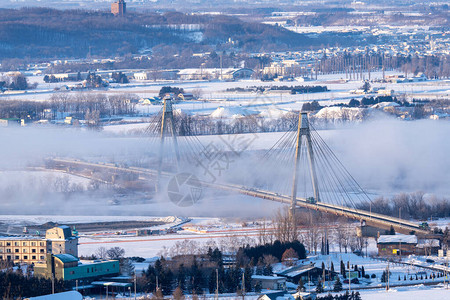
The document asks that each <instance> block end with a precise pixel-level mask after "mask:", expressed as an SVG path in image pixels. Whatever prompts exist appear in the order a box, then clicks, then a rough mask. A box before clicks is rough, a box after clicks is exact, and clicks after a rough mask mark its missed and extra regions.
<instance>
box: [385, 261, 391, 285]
mask: <svg viewBox="0 0 450 300" xmlns="http://www.w3.org/2000/svg"><path fill="white" fill-rule="evenodd" d="M386 276H387V285H386V291H389V277H390V276H389V260H388V265H387V272H386Z"/></svg>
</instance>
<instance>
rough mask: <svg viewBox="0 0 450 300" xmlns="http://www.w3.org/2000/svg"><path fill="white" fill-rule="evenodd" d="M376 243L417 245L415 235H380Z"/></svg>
mask: <svg viewBox="0 0 450 300" xmlns="http://www.w3.org/2000/svg"><path fill="white" fill-rule="evenodd" d="M378 243H405V244H406V243H407V244H417V237H416V236H415V235H405V234H395V235H381V236H380V237H379V238H378Z"/></svg>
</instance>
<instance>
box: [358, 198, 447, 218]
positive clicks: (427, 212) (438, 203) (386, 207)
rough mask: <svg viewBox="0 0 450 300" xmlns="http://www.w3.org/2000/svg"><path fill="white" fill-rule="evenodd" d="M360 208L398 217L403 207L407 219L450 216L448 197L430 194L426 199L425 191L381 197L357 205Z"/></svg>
mask: <svg viewBox="0 0 450 300" xmlns="http://www.w3.org/2000/svg"><path fill="white" fill-rule="evenodd" d="M357 207H358V208H360V209H363V210H367V211H369V209H371V210H372V212H376V213H380V214H383V215H387V216H393V217H398V215H399V211H400V209H401V217H402V218H405V219H414V220H426V219H429V218H431V217H435V218H447V217H448V216H450V201H449V199H446V198H438V197H436V196H430V197H429V198H428V199H426V197H425V194H424V193H423V192H415V193H410V194H408V193H401V194H398V195H395V196H393V197H391V198H386V197H379V198H376V199H375V200H373V201H372V204H370V203H368V202H365V203H360V204H358V205H357Z"/></svg>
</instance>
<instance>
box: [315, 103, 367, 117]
mask: <svg viewBox="0 0 450 300" xmlns="http://www.w3.org/2000/svg"><path fill="white" fill-rule="evenodd" d="M314 116H315V117H316V118H321V119H332V120H333V119H334V120H335V119H344V120H350V121H357V120H361V119H362V117H363V115H362V109H361V108H356V107H339V106H334V107H324V108H322V109H321V110H319V111H318V112H317V113H316V114H315V115H314Z"/></svg>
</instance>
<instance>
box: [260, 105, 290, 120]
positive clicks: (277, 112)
mask: <svg viewBox="0 0 450 300" xmlns="http://www.w3.org/2000/svg"><path fill="white" fill-rule="evenodd" d="M289 113H292V110H287V109H280V108H272V107H271V108H269V109H266V110H263V111H262V112H261V113H260V116H261V117H265V118H274V119H275V118H280V117H282V116H284V115H286V114H289Z"/></svg>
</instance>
